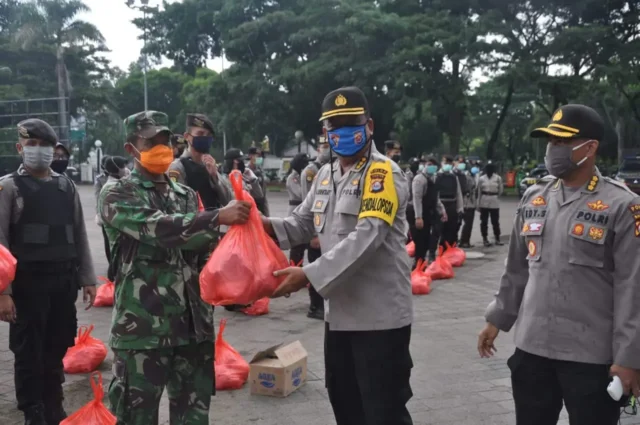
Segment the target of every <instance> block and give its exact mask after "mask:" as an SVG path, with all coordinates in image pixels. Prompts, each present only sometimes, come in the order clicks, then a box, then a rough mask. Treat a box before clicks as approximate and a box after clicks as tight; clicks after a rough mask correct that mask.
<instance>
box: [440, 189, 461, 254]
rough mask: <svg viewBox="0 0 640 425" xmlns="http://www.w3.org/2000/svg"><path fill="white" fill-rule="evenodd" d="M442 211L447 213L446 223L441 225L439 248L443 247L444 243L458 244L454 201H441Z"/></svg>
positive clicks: (456, 211)
mask: <svg viewBox="0 0 640 425" xmlns="http://www.w3.org/2000/svg"><path fill="white" fill-rule="evenodd" d="M442 204H443V205H444V210H445V211H446V212H447V221H446V222H444V223H443V224H442V235H441V236H440V246H442V247H443V248H444V247H445V242H448V243H449V245H453V244H454V243H457V242H458V210H457V208H456V201H442Z"/></svg>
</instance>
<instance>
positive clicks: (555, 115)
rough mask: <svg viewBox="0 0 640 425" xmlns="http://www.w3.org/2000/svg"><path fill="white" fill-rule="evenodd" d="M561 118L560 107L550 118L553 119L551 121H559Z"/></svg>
mask: <svg viewBox="0 0 640 425" xmlns="http://www.w3.org/2000/svg"><path fill="white" fill-rule="evenodd" d="M561 119H562V109H558V112H556V113H555V114H554V115H553V118H552V120H553V121H560V120H561Z"/></svg>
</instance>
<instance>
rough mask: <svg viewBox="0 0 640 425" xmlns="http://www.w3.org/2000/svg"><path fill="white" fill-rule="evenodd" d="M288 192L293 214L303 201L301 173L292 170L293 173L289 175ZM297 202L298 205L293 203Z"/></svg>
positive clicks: (290, 209) (290, 208) (289, 212)
mask: <svg viewBox="0 0 640 425" xmlns="http://www.w3.org/2000/svg"><path fill="white" fill-rule="evenodd" d="M287 193H288V194H289V211H288V213H287V214H289V215H291V213H292V212H293V210H295V209H296V207H297V206H298V205H300V204H301V203H302V185H301V182H300V173H298V172H297V171H296V170H291V174H289V176H288V177H287ZM292 204H296V205H292Z"/></svg>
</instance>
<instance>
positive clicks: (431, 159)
mask: <svg viewBox="0 0 640 425" xmlns="http://www.w3.org/2000/svg"><path fill="white" fill-rule="evenodd" d="M426 162H427V163H428V164H433V165H438V159H437V158H436V157H435V156H428V157H427V159H426Z"/></svg>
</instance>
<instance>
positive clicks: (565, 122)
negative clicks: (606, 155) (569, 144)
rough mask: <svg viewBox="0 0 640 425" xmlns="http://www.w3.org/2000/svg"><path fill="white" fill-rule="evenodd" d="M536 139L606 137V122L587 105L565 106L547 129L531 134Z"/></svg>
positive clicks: (555, 115)
mask: <svg viewBox="0 0 640 425" xmlns="http://www.w3.org/2000/svg"><path fill="white" fill-rule="evenodd" d="M531 137H534V138H549V137H558V138H560V139H593V140H598V141H600V140H602V139H603V137H604V120H603V119H602V117H601V116H600V114H598V113H597V112H596V111H595V110H593V109H592V108H590V107H588V106H585V105H576V104H571V105H564V106H562V107H560V108H559V109H558V110H557V111H556V112H554V114H553V116H552V117H551V122H550V123H549V124H548V125H547V126H546V127H541V128H536V129H535V130H533V131H532V132H531Z"/></svg>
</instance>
